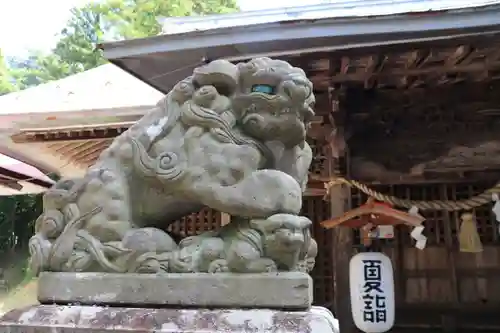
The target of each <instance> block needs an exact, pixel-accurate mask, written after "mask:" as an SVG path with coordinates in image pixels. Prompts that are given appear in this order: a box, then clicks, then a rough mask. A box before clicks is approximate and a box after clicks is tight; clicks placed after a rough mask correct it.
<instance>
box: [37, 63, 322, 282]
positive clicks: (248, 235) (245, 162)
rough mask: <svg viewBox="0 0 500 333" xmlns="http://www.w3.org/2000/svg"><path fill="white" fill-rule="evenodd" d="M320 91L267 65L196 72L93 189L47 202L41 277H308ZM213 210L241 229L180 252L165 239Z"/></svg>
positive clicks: (111, 152)
mask: <svg viewBox="0 0 500 333" xmlns="http://www.w3.org/2000/svg"><path fill="white" fill-rule="evenodd" d="M312 91H313V90H312V84H311V82H310V81H309V80H308V79H307V77H306V76H305V73H304V71H302V70H301V69H299V68H295V67H292V66H291V65H289V64H288V63H286V62H284V61H279V60H272V59H269V58H259V59H254V60H251V61H249V62H247V63H240V64H237V65H233V64H231V63H229V62H227V61H222V60H218V61H214V62H212V63H209V64H207V65H205V66H202V67H200V68H197V69H195V70H194V73H193V75H192V76H190V77H188V78H186V79H185V80H183V81H181V82H179V83H178V84H177V85H176V86H175V87H174V88H173V90H172V91H171V92H170V93H168V94H167V95H166V96H165V98H163V99H162V100H161V101H160V102H159V103H158V104H157V107H156V108H154V109H152V110H151V111H150V112H149V113H148V114H147V115H146V116H144V117H143V118H142V119H141V120H140V121H138V122H137V123H136V124H134V125H133V126H132V127H131V128H130V129H129V130H128V131H127V132H125V133H123V134H122V135H121V136H119V137H117V138H116V139H115V140H114V142H113V143H112V144H111V146H110V147H109V148H108V149H106V150H105V151H104V152H103V153H102V155H101V156H100V158H99V159H98V160H97V162H96V163H95V164H94V165H93V166H91V167H90V168H89V170H88V172H87V173H86V175H85V176H84V177H83V178H81V179H71V180H62V181H59V182H58V183H57V184H56V185H55V186H54V187H53V188H52V189H50V190H49V191H47V193H46V194H45V196H44V211H43V214H42V215H41V216H40V217H39V218H38V220H37V222H36V234H35V235H34V236H33V237H32V239H31V240H30V252H31V255H32V260H31V267H32V269H33V271H34V272H35V273H37V274H38V273H40V272H41V271H55V272H60V271H70V272H114V273H128V272H136V273H137V272H139V273H158V272H175V273H191V272H212V273H215V272H239V273H260V272H269V271H304V272H309V271H310V270H311V269H312V268H313V266H314V260H315V256H316V253H317V246H316V243H315V241H314V240H313V239H312V238H311V234H310V231H309V227H310V225H311V221H310V220H309V219H307V218H306V217H302V216H298V213H299V211H300V209H301V205H302V193H303V191H304V190H305V186H306V183H307V173H308V168H309V165H310V163H311V158H312V153H311V149H310V147H309V145H308V144H307V143H306V141H305V136H306V128H307V125H308V123H309V121H310V120H311V118H312V116H313V115H314V112H313V110H312V106H313V104H314V95H313V92H312ZM203 206H208V207H210V208H213V209H216V210H219V211H221V212H224V213H227V214H230V215H231V216H232V221H231V223H229V224H228V225H226V226H224V227H222V228H221V229H220V230H218V231H209V232H206V233H203V234H201V235H198V236H194V237H188V238H186V239H183V240H182V241H181V242H180V243H179V244H177V243H176V242H175V241H174V240H173V239H172V237H170V235H169V234H168V233H166V232H165V231H164V230H165V229H166V227H167V226H168V225H169V224H170V223H173V222H174V221H176V220H177V219H179V218H180V217H182V216H184V215H186V214H189V213H192V212H196V211H198V210H200V209H201V208H202V207H203Z"/></svg>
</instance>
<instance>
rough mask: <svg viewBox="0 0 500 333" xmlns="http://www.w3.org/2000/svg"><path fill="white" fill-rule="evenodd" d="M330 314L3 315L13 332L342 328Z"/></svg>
mask: <svg viewBox="0 0 500 333" xmlns="http://www.w3.org/2000/svg"><path fill="white" fill-rule="evenodd" d="M335 325H336V323H335V321H334V320H333V316H332V315H331V313H330V312H329V311H327V310H325V309H323V308H316V307H312V308H310V309H309V310H307V311H279V310H266V309H251V310H236V309H219V310H208V309H147V308H118V307H100V306H58V305H38V306H33V307H28V308H25V309H19V310H13V311H11V312H9V313H7V314H6V315H4V317H3V318H2V319H0V332H8V333H74V332H75V333H76V332H89V333H105V332H110V333H111V332H113V333H118V332H127V333H135V332H137V333H139V332H140V333H182V332H189V333H196V332H200V333H202V332H203V333H222V332H227V333H269V332H276V333H308V332H311V333H337V330H336V328H335Z"/></svg>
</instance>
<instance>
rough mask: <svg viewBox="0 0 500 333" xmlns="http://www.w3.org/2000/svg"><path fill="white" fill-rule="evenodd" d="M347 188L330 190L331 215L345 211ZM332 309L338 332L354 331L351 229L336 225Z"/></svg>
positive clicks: (337, 187) (334, 215) (349, 332)
mask: <svg viewBox="0 0 500 333" xmlns="http://www.w3.org/2000/svg"><path fill="white" fill-rule="evenodd" d="M349 192H350V191H349V189H348V188H346V187H344V186H335V187H333V188H332V189H331V190H330V204H331V217H332V218H333V217H336V216H340V215H342V214H343V213H344V212H345V211H346V199H347V196H348V195H349ZM332 233H333V237H332V243H333V244H332V245H333V246H332V250H333V255H332V258H333V261H334V262H333V265H334V267H333V274H334V276H333V281H334V287H333V290H334V310H335V317H336V318H337V319H338V320H339V326H340V332H342V333H353V332H355V331H356V328H355V326H354V321H353V318H352V314H351V297H350V289H349V261H350V260H351V257H352V254H353V239H352V229H350V228H347V227H336V228H333V229H332Z"/></svg>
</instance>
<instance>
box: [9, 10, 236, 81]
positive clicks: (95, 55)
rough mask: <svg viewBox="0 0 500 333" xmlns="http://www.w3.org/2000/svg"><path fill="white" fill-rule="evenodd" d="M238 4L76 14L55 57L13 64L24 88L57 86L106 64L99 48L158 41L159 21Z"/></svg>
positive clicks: (37, 55)
mask: <svg viewBox="0 0 500 333" xmlns="http://www.w3.org/2000/svg"><path fill="white" fill-rule="evenodd" d="M237 10H238V7H237V5H236V1H235V0H171V1H164V0H107V1H102V2H97V3H92V4H88V5H85V6H83V7H77V8H73V9H72V10H71V17H70V19H69V20H68V22H67V24H66V26H65V27H64V28H63V29H62V30H61V32H60V34H59V40H58V42H57V44H56V46H55V48H54V49H53V50H52V53H51V54H47V55H44V54H41V53H36V52H35V53H33V54H31V56H30V57H29V59H27V60H26V59H24V60H21V61H20V60H17V61H15V63H14V64H13V67H15V70H14V71H13V76H14V78H15V79H16V82H17V84H18V85H19V87H21V88H25V87H29V86H33V85H37V84H40V83H43V82H47V81H50V80H57V79H61V78H63V77H66V76H68V75H72V74H76V73H79V72H82V71H85V70H88V69H91V68H94V67H97V66H99V65H102V64H104V63H106V60H105V59H104V58H103V57H102V55H101V53H100V52H99V51H98V50H96V44H97V43H99V42H102V41H104V40H105V39H113V40H121V39H130V38H141V37H149V36H155V35H158V34H159V33H160V32H161V25H160V23H159V21H158V20H159V19H160V18H164V17H179V16H189V15H204V14H214V13H227V12H232V11H237Z"/></svg>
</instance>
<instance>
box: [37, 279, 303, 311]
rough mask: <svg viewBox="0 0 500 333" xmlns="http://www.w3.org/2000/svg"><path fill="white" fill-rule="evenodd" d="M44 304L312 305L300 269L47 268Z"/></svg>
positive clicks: (42, 290)
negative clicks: (142, 270)
mask: <svg viewBox="0 0 500 333" xmlns="http://www.w3.org/2000/svg"><path fill="white" fill-rule="evenodd" d="M38 300H39V301H40V303H42V304H52V303H56V304H79V305H112V306H130V305H133V306H134V307H135V306H146V307H150V306H151V307H158V306H177V307H197V308H204V307H208V308H270V309H293V310H300V309H308V308H309V307H310V306H311V304H312V300H313V287H312V279H311V277H310V276H309V275H308V274H305V273H299V272H286V273H267V274H203V273H200V274H198V273H196V274H165V275H153V274H109V273H43V274H42V275H41V276H40V278H39V280H38Z"/></svg>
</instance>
